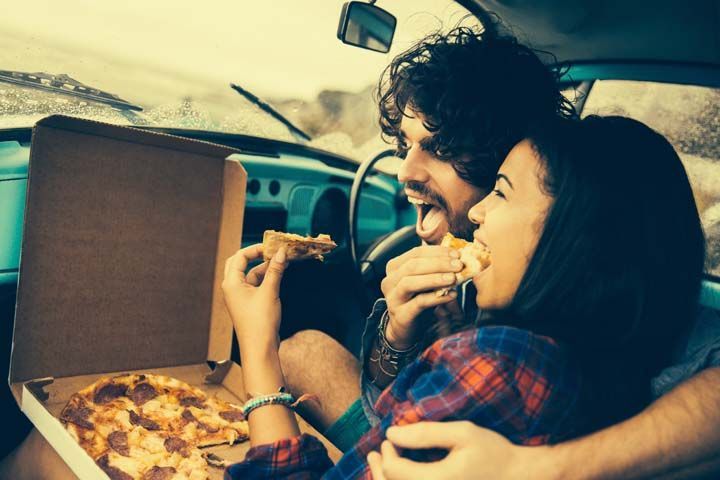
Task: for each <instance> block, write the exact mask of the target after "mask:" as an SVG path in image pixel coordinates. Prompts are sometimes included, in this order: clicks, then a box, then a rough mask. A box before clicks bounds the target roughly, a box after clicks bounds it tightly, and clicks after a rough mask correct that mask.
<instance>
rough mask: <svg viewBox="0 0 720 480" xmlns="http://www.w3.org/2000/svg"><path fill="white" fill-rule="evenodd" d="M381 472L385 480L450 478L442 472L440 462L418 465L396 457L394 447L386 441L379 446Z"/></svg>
mask: <svg viewBox="0 0 720 480" xmlns="http://www.w3.org/2000/svg"><path fill="white" fill-rule="evenodd" d="M380 452H381V453H382V472H383V475H385V478H386V479H387V480H414V479H416V478H435V479H441V478H452V476H450V475H448V472H443V468H442V467H441V466H440V465H439V463H440V462H432V463H419V462H413V461H412V460H408V459H407V458H403V457H401V456H400V455H398V453H397V450H395V447H393V445H392V444H391V443H390V442H388V441H387V440H386V441H384V442H383V443H382V445H381V446H380Z"/></svg>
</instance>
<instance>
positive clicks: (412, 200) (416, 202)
mask: <svg viewBox="0 0 720 480" xmlns="http://www.w3.org/2000/svg"><path fill="white" fill-rule="evenodd" d="M408 202H410V203H413V204H415V205H430V204H429V203H427V202H424V201H422V200H420V199H419V198H413V197H408Z"/></svg>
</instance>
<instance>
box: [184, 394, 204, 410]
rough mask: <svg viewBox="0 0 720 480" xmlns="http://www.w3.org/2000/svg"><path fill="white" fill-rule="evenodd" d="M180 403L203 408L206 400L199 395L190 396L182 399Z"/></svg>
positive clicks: (185, 405)
mask: <svg viewBox="0 0 720 480" xmlns="http://www.w3.org/2000/svg"><path fill="white" fill-rule="evenodd" d="M180 405H182V406H183V407H197V408H203V407H205V402H204V401H203V400H201V399H199V398H198V397H193V396H188V397H183V398H181V399H180Z"/></svg>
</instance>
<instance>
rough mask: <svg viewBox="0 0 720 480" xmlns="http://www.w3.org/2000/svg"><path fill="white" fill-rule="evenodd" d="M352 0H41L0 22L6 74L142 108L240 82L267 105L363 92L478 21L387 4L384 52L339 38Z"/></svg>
mask: <svg viewBox="0 0 720 480" xmlns="http://www.w3.org/2000/svg"><path fill="white" fill-rule="evenodd" d="M343 3H344V2H343V1H342V0H260V1H248V0H206V1H204V2H197V1H196V2H190V1H184V0H123V1H118V2H110V1H98V0H64V1H61V2H58V1H56V0H54V1H48V0H35V1H32V2H25V1H23V2H21V1H16V2H14V4H13V6H12V8H5V9H3V14H2V15H0V45H2V48H0V69H4V70H21V71H45V72H49V73H68V74H70V75H71V76H72V77H74V78H76V79H78V80H80V81H82V82H84V83H87V84H90V85H92V86H97V87H100V88H103V89H106V90H109V91H111V92H113V93H118V94H120V96H121V97H123V98H125V97H128V98H129V99H130V100H131V101H138V102H143V101H145V100H146V99H150V98H158V97H159V96H160V97H161V96H164V95H168V96H176V95H177V94H178V92H180V93H182V94H183V95H193V94H194V93H205V94H206V93H207V91H208V90H210V89H217V88H226V87H227V85H228V83H229V82H231V81H232V82H236V83H239V84H241V85H243V86H245V87H246V88H248V89H250V90H251V91H253V92H256V93H258V94H260V95H261V96H266V97H275V98H302V99H310V98H312V97H314V96H315V95H316V94H317V93H318V92H319V91H321V90H323V89H338V90H346V91H359V90H362V89H363V88H364V87H366V86H367V85H370V84H373V83H375V82H376V80H377V78H378V76H379V74H380V72H381V71H382V69H383V67H384V66H386V65H387V63H388V62H389V61H390V59H391V58H392V56H393V55H394V54H396V53H398V52H399V51H401V50H402V49H404V48H406V47H407V46H409V45H410V44H411V43H412V42H413V41H414V40H416V39H418V38H420V37H421V36H422V35H424V34H425V33H427V32H429V31H432V30H436V29H438V28H444V29H447V28H448V27H450V26H452V25H455V24H456V23H457V22H458V21H460V20H461V19H462V18H463V16H465V15H466V14H467V12H466V11H465V10H464V9H463V8H462V7H460V6H459V5H458V4H456V3H454V2H452V1H449V0H412V1H403V2H400V1H397V0H379V1H378V3H377V4H376V5H378V6H379V7H384V8H386V9H387V10H389V11H390V12H391V13H393V14H395V15H396V16H397V18H398V27H397V32H396V37H395V41H394V43H393V49H392V50H391V52H390V53H389V54H379V53H376V52H370V51H367V50H362V49H359V48H353V47H349V46H346V45H343V44H342V43H341V42H340V41H339V40H337V39H336V30H337V24H338V19H339V14H340V9H341V7H342V4H343Z"/></svg>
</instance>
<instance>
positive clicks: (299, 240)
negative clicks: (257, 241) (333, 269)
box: [262, 230, 337, 261]
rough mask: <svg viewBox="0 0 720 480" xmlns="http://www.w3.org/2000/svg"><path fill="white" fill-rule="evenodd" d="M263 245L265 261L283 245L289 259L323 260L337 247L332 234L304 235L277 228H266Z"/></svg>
mask: <svg viewBox="0 0 720 480" xmlns="http://www.w3.org/2000/svg"><path fill="white" fill-rule="evenodd" d="M262 245H263V247H262V249H263V259H264V260H265V261H269V260H270V259H271V258H272V257H273V256H274V255H275V253H277V251H278V250H280V248H281V247H285V253H286V255H287V260H288V261H293V260H304V259H308V258H314V259H316V260H322V259H323V255H325V254H327V253H330V252H331V251H332V250H333V249H334V248H335V247H337V244H336V243H335V242H333V240H332V239H331V238H330V235H324V234H321V235H318V236H317V237H310V236H307V237H303V236H302V235H297V234H295V233H284V232H277V231H275V230H265V233H263V243H262Z"/></svg>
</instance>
